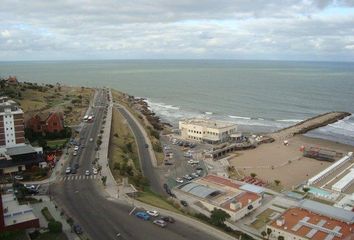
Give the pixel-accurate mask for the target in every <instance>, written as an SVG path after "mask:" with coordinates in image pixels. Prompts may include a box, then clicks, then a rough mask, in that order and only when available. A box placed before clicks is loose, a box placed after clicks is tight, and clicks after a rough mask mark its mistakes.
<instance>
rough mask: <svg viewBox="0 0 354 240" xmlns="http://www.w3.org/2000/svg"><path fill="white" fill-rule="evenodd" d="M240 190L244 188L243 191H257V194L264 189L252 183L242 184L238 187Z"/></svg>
mask: <svg viewBox="0 0 354 240" xmlns="http://www.w3.org/2000/svg"><path fill="white" fill-rule="evenodd" d="M240 189H241V190H245V191H249V192H253V193H257V194H261V193H264V191H265V189H264V188H263V187H259V186H256V185H253V184H248V183H246V184H244V185H242V186H241V187H240Z"/></svg>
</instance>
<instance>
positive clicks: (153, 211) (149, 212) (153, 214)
mask: <svg viewBox="0 0 354 240" xmlns="http://www.w3.org/2000/svg"><path fill="white" fill-rule="evenodd" d="M146 213H147V214H149V215H150V216H153V217H157V216H158V215H159V212H158V211H156V210H147V211H146Z"/></svg>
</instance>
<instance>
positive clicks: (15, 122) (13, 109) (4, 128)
mask: <svg viewBox="0 0 354 240" xmlns="http://www.w3.org/2000/svg"><path fill="white" fill-rule="evenodd" d="M24 143H25V132H24V122H23V111H22V109H20V108H19V106H18V104H17V103H16V102H15V101H13V100H9V99H8V98H7V97H0V147H14V146H17V145H23V144H24Z"/></svg>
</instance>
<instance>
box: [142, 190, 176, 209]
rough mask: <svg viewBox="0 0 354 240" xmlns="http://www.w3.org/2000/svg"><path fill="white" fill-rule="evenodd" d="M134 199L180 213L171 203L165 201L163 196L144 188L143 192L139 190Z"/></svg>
mask: <svg viewBox="0 0 354 240" xmlns="http://www.w3.org/2000/svg"><path fill="white" fill-rule="evenodd" d="M136 199H137V200H138V201H141V202H143V203H146V204H149V205H152V206H155V207H159V208H163V209H166V210H169V211H172V212H176V213H181V212H180V211H179V210H178V209H176V208H175V207H174V206H173V205H172V204H171V203H169V202H168V201H166V200H165V199H164V198H162V197H160V196H158V195H156V194H155V193H153V192H151V191H150V190H146V191H145V192H139V196H138V197H137V198H136Z"/></svg>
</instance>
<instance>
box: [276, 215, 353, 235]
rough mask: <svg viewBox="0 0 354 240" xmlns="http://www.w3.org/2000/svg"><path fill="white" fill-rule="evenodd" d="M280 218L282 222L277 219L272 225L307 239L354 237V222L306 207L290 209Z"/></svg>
mask: <svg viewBox="0 0 354 240" xmlns="http://www.w3.org/2000/svg"><path fill="white" fill-rule="evenodd" d="M280 219H282V220H283V222H281V223H280V224H278V223H277V220H275V221H273V222H272V223H271V224H270V225H271V226H272V227H274V228H277V229H280V230H282V231H286V232H289V233H292V234H294V235H297V236H299V237H303V238H306V239H313V240H321V239H323V240H340V239H353V238H354V229H352V228H353V225H352V224H348V223H345V222H342V221H339V220H336V219H333V218H331V217H327V216H324V215H320V214H317V213H314V212H311V211H308V210H306V209H301V208H291V209H288V210H287V211H285V212H284V213H283V214H282V215H281V217H280ZM280 219H278V220H280ZM280 221H281V220H280Z"/></svg>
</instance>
